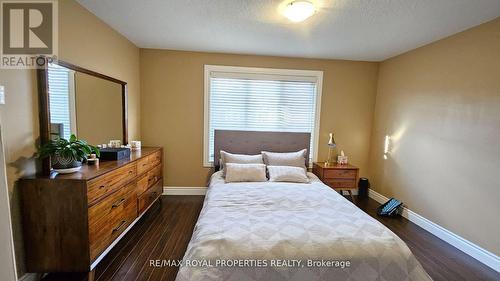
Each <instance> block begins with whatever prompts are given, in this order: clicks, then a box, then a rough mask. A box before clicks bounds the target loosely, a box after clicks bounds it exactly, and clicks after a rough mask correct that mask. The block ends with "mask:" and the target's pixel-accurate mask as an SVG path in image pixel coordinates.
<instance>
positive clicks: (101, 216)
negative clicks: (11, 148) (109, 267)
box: [19, 147, 163, 280]
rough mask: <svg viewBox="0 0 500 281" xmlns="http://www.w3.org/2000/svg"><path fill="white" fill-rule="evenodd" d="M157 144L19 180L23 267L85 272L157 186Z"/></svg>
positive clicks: (151, 199)
mask: <svg viewBox="0 0 500 281" xmlns="http://www.w3.org/2000/svg"><path fill="white" fill-rule="evenodd" d="M162 155H163V149H162V148H153V147H144V148H143V149H142V150H139V151H133V152H132V153H131V155H130V158H127V159H122V160H118V161H104V162H101V163H100V165H92V166H89V165H83V166H82V168H81V170H80V171H79V172H78V173H75V174H68V175H58V174H56V173H52V174H50V175H49V176H33V177H30V178H23V179H21V180H20V181H19V187H20V189H21V202H22V217H23V231H24V243H25V247H26V266H27V271H28V272H37V273H45V272H89V280H92V279H93V274H94V271H93V270H94V268H95V266H96V265H97V264H98V263H99V261H100V260H101V259H102V258H103V257H104V256H105V255H106V254H107V253H108V252H109V251H110V250H111V248H112V247H113V246H114V245H115V244H116V243H117V242H118V240H119V239H121V237H123V236H124V235H125V233H126V232H127V231H128V230H129V229H130V228H131V227H132V226H133V225H134V224H135V223H136V222H137V221H138V220H139V218H140V217H141V216H142V215H143V214H144V212H145V211H146V210H147V209H148V208H149V207H150V206H151V205H152V204H153V203H154V202H155V201H156V200H157V199H158V198H159V197H160V195H161V194H162V192H163V177H162V171H163V169H162V166H163V163H162Z"/></svg>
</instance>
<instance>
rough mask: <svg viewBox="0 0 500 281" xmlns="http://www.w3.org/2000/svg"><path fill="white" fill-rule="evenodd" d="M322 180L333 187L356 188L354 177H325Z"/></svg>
mask: <svg viewBox="0 0 500 281" xmlns="http://www.w3.org/2000/svg"><path fill="white" fill-rule="evenodd" d="M324 182H325V183H326V184H327V185H328V186H330V187H333V188H356V180H355V179H334V180H332V179H330V180H328V179H325V181H324Z"/></svg>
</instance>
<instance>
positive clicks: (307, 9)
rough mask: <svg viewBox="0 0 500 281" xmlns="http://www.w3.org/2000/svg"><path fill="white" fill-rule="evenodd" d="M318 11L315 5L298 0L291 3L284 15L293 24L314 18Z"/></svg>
mask: <svg viewBox="0 0 500 281" xmlns="http://www.w3.org/2000/svg"><path fill="white" fill-rule="evenodd" d="M315 11H316V9H315V7H314V4H313V3H312V2H309V1H304V0H298V1H293V2H291V3H289V4H288V5H287V6H286V7H285V9H284V11H283V14H284V15H285V17H287V18H288V19H289V20H291V21H293V22H300V21H303V20H305V19H307V18H308V17H310V16H312V15H313V14H314V12H315Z"/></svg>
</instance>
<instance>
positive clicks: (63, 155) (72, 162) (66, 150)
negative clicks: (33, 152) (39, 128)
mask: <svg viewBox="0 0 500 281" xmlns="http://www.w3.org/2000/svg"><path fill="white" fill-rule="evenodd" d="M92 153H95V154H96V155H97V156H99V155H100V153H99V149H98V148H97V147H95V146H92V145H90V144H88V143H87V142H86V141H84V140H79V139H77V138H76V136H75V135H73V134H72V135H71V137H70V138H69V140H67V139H64V138H58V139H55V140H51V141H50V142H48V143H46V144H44V145H42V146H41V147H40V148H39V149H38V155H37V156H38V158H40V159H43V158H47V157H49V156H50V157H51V164H52V168H53V169H54V171H56V172H58V173H61V174H67V173H74V172H76V171H78V170H80V168H81V167H82V162H83V161H84V160H86V159H87V156H88V155H89V154H92Z"/></svg>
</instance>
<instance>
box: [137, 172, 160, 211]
mask: <svg viewBox="0 0 500 281" xmlns="http://www.w3.org/2000/svg"><path fill="white" fill-rule="evenodd" d="M162 193H163V180H162V179H160V180H158V181H157V182H156V183H155V184H154V186H153V187H151V188H149V189H148V190H147V191H146V192H144V193H143V194H142V195H141V196H139V199H138V202H139V205H138V208H139V214H141V213H142V212H144V211H145V210H146V209H147V208H148V207H149V206H150V205H151V204H152V203H153V202H154V201H155V200H156V199H157V198H158V197H160V195H161V194H162Z"/></svg>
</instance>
